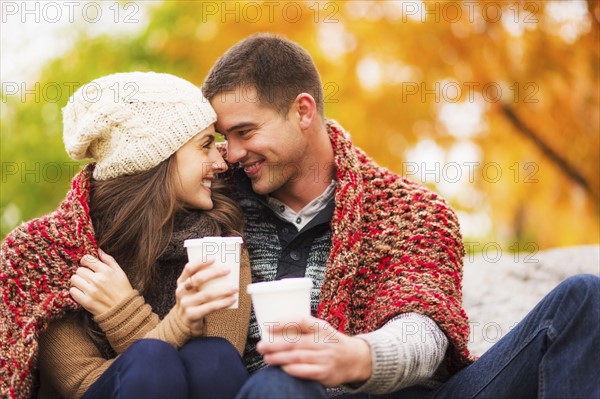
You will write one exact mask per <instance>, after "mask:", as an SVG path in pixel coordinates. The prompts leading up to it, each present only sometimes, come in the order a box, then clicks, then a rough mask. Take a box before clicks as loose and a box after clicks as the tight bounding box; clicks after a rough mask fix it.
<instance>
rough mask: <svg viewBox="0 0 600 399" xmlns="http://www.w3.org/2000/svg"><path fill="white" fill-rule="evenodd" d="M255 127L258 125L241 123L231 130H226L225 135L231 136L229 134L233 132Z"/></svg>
mask: <svg viewBox="0 0 600 399" xmlns="http://www.w3.org/2000/svg"><path fill="white" fill-rule="evenodd" d="M254 126H256V124H255V123H253V122H240V123H238V124H237V125H233V126H231V127H230V128H229V129H227V130H225V133H226V134H229V133H231V132H233V131H234V130H238V129H242V128H245V127H254Z"/></svg>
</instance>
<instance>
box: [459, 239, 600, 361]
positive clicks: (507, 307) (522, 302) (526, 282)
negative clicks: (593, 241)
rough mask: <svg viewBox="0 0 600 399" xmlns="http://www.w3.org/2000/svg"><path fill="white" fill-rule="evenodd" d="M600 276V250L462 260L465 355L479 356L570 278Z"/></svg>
mask: <svg viewBox="0 0 600 399" xmlns="http://www.w3.org/2000/svg"><path fill="white" fill-rule="evenodd" d="M581 273H589V274H595V275H600V246H598V245H589V246H580V247H566V248H556V249H551V250H545V251H538V252H535V253H531V254H525V253H514V254H513V253H500V252H498V251H493V250H492V249H490V251H488V253H487V254H484V255H471V256H466V257H465V259H464V276H463V303H464V307H465V311H466V312H467V315H468V316H469V321H470V325H471V335H470V339H469V349H470V350H471V352H472V353H473V354H474V355H477V356H481V354H483V353H484V352H485V351H486V350H488V349H489V348H490V347H491V346H492V345H493V344H494V343H496V342H497V341H498V340H500V338H502V337H503V336H505V335H506V334H507V333H508V332H509V331H510V329H511V328H513V327H514V326H515V325H516V324H517V323H518V322H519V321H520V320H521V319H523V317H524V316H525V315H526V314H527V313H528V312H529V311H530V310H531V309H533V307H534V306H535V305H536V304H537V303H538V302H539V301H540V300H541V299H542V298H543V297H544V296H545V295H546V294H547V293H548V292H550V291H551V290H552V289H553V288H554V287H556V286H557V285H558V284H559V283H560V282H561V281H563V280H565V279H566V278H567V277H569V276H573V275H575V274H581Z"/></svg>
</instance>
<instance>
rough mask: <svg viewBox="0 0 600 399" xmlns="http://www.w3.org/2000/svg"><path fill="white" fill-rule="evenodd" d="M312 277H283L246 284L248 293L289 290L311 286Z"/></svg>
mask: <svg viewBox="0 0 600 399" xmlns="http://www.w3.org/2000/svg"><path fill="white" fill-rule="evenodd" d="M312 285H313V282H312V279H310V278H307V277H299V278H285V279H283V280H275V281H264V282H262V283H253V284H248V287H247V288H246V291H247V292H248V294H262V293H266V292H275V291H291V290H296V289H307V288H308V289H310V288H312Z"/></svg>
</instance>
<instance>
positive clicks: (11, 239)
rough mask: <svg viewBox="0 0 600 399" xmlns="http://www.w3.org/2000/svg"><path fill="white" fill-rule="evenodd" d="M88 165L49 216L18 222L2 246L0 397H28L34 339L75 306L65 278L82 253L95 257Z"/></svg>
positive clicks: (69, 274) (35, 351) (76, 305)
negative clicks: (89, 204)
mask: <svg viewBox="0 0 600 399" xmlns="http://www.w3.org/2000/svg"><path fill="white" fill-rule="evenodd" d="M91 176H92V168H91V166H88V167H86V168H85V169H84V170H82V171H81V172H80V173H79V174H78V175H77V176H76V177H75V178H74V179H73V182H72V185H71V189H70V191H69V193H68V194H67V198H66V199H65V200H64V201H63V202H62V203H61V204H60V206H59V207H58V208H57V209H56V210H55V211H54V212H52V213H50V214H48V215H46V216H44V217H41V218H38V219H34V220H31V221H29V222H26V223H23V224H22V225H20V226H19V227H17V228H16V229H15V230H13V231H12V232H11V233H10V234H9V235H8V236H6V238H5V239H4V241H2V249H1V258H2V269H1V270H0V283H1V287H2V302H1V303H0V351H1V352H0V384H1V385H0V397H2V398H29V397H30V395H31V388H32V382H33V372H34V371H35V369H36V367H37V366H36V365H37V353H38V351H37V349H38V343H37V338H38V336H39V332H40V331H41V330H43V329H44V328H45V327H46V326H47V325H48V323H49V322H50V321H52V320H54V319H58V318H60V317H62V316H64V315H65V313H66V312H67V311H69V310H73V309H78V308H79V305H78V304H77V303H76V302H75V301H74V300H73V299H72V298H71V296H70V295H69V288H70V283H69V279H70V277H71V276H72V275H73V274H74V273H75V271H76V269H77V267H78V266H79V260H80V259H81V258H82V257H83V255H85V254H91V255H94V256H98V250H97V244H96V240H95V237H94V228H93V226H92V221H91V219H90V218H89V208H88V194H89V183H90V178H91Z"/></svg>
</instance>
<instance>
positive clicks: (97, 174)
mask: <svg viewBox="0 0 600 399" xmlns="http://www.w3.org/2000/svg"><path fill="white" fill-rule="evenodd" d="M216 120H217V114H216V113H215V111H214V110H213V108H212V107H211V105H210V103H209V102H208V100H207V99H206V98H204V96H203V95H202V92H201V91H200V89H199V88H198V87H196V86H194V85H193V84H192V83H190V82H188V81H186V80H183V79H181V78H178V77H176V76H173V75H169V74H165V73H155V72H128V73H116V74H113V75H108V76H104V77H102V78H99V79H96V80H94V81H92V82H90V83H88V84H85V85H83V86H82V87H80V88H79V89H78V90H77V91H76V92H75V93H74V94H73V95H72V96H71V98H70V99H69V102H68V103H67V105H66V106H65V107H64V108H63V125H64V132H63V140H64V142H65V147H66V150H67V153H68V154H69V156H71V158H73V159H77V160H78V159H84V158H93V159H94V160H95V161H96V167H95V169H94V178H95V179H97V180H107V179H112V178H115V177H118V176H123V175H131V174H136V173H140V172H144V171H147V170H149V169H152V168H153V167H155V166H156V165H158V164H159V163H161V162H162V161H164V160H165V159H167V158H169V156H171V154H173V153H174V152H175V151H177V150H178V149H179V147H181V146H182V145H183V144H185V143H186V142H187V141H189V140H190V139H191V138H192V137H194V136H195V135H196V134H198V133H199V132H200V131H202V130H204V129H205V128H207V127H209V126H210V125H211V124H212V123H214V122H215V121H216Z"/></svg>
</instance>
